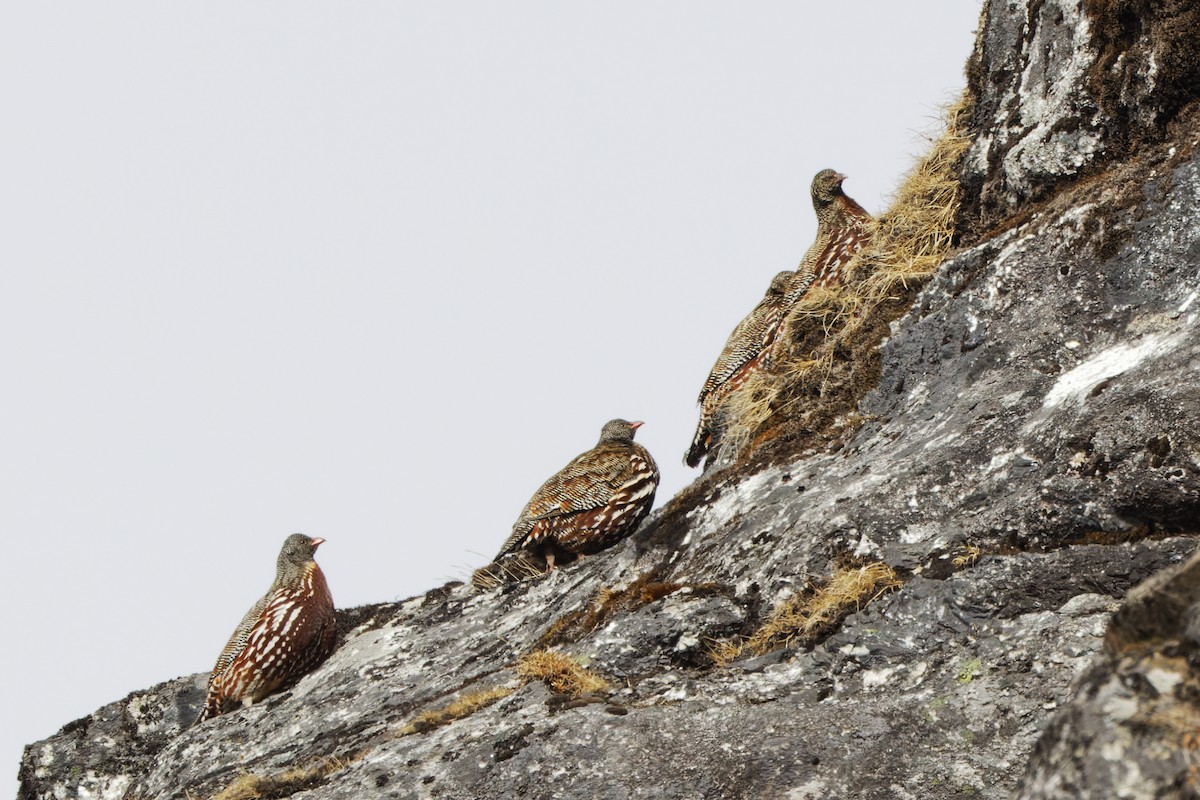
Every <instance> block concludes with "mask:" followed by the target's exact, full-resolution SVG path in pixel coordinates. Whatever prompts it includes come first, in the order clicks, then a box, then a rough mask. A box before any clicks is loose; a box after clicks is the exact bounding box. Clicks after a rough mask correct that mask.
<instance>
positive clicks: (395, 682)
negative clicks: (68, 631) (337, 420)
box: [19, 0, 1200, 800]
mask: <svg viewBox="0 0 1200 800" xmlns="http://www.w3.org/2000/svg"><path fill="white" fill-rule="evenodd" d="M1139 8H1140V6H1139ZM1155 8H1156V9H1159V10H1157V11H1151V10H1144V13H1143V14H1142V17H1141V19H1142V24H1141V27H1139V28H1137V29H1136V30H1135V31H1134V32H1133V33H1131V34H1130V35H1129V36H1127V37H1125V38H1124V39H1120V38H1119V37H1115V36H1114V35H1113V33H1112V28H1111V25H1110V23H1111V21H1112V14H1114V13H1116V12H1114V11H1110V10H1107V9H1108V5H1106V4H1104V3H1099V2H1095V3H1093V2H1088V3H1082V2H1068V0H1047V2H1040V1H1035V0H1013V1H1012V2H1003V3H1000V2H993V3H989V4H987V6H986V8H985V12H984V17H983V27H982V29H981V33H980V38H979V44H978V46H977V51H976V54H975V56H974V59H973V62H972V65H971V80H972V84H973V85H974V86H975V87H976V90H977V99H978V106H977V110H976V114H975V117H974V119H975V122H974V124H975V127H976V130H975V131H974V135H975V137H976V138H975V144H974V146H973V148H972V150H971V152H970V154H969V157H968V159H967V160H966V162H965V163H964V166H963V184H964V187H965V189H966V191H967V195H968V197H967V202H966V204H965V207H964V212H963V213H964V215H966V216H968V217H971V219H970V220H969V221H968V222H967V223H964V230H975V231H977V230H982V229H983V228H988V233H987V234H986V235H978V236H974V238H970V237H968V240H967V244H966V245H965V246H964V247H963V248H962V249H961V250H960V251H959V252H958V253H957V254H956V255H955V256H954V257H953V258H951V259H949V260H948V261H947V262H946V263H945V264H944V265H943V266H942V267H941V269H940V270H939V271H938V273H937V275H936V276H935V277H934V278H933V279H932V280H931V281H930V283H929V284H928V285H927V286H926V287H925V288H924V290H923V291H922V292H921V294H920V295H919V297H918V300H917V302H916V303H915V304H914V306H913V308H912V309H911V311H910V312H909V313H908V314H907V315H906V316H904V317H903V318H901V319H900V320H899V321H898V322H897V323H895V325H894V326H893V332H892V335H891V336H890V338H889V339H888V341H887V342H886V344H884V345H883V371H882V375H881V378H880V382H879V385H878V387H877V388H876V389H875V390H874V391H873V392H871V393H870V394H868V395H867V396H866V397H865V398H863V400H862V402H861V405H860V411H861V412H862V413H863V415H864V416H865V417H866V419H867V421H866V423H865V424H864V425H863V426H862V427H861V428H859V429H858V430H857V432H856V433H855V434H854V435H853V437H852V438H851V439H849V440H848V441H846V442H844V445H843V446H842V447H840V448H839V449H837V450H836V452H820V453H800V454H795V455H794V456H793V457H792V458H791V459H789V460H787V461H786V463H776V464H773V465H770V466H766V467H762V468H760V469H757V470H756V471H753V472H749V473H747V472H746V471H744V470H739V468H738V466H737V465H733V466H732V467H730V468H727V469H724V470H720V471H715V472H710V473H709V474H708V475H706V476H705V478H704V479H702V480H700V481H698V482H697V483H696V484H695V485H693V486H692V487H690V488H689V489H687V490H685V491H684V492H683V493H681V494H680V496H678V497H677V498H675V499H674V500H673V501H672V502H671V503H669V504H668V505H667V506H666V507H664V508H663V509H661V510H659V511H658V512H656V513H655V514H654V515H652V516H651V518H650V519H649V520H648V521H647V523H646V524H645V525H644V526H643V528H642V529H641V531H639V532H638V533H637V534H636V535H635V536H634V537H632V538H631V539H629V540H628V541H626V542H625V543H623V544H622V545H620V546H618V547H616V548H614V549H613V550H610V551H606V552H605V553H602V554H598V555H596V556H592V557H589V558H588V559H586V560H585V561H584V562H582V563H580V564H576V565H571V566H569V567H567V568H565V569H562V570H558V571H556V572H555V573H553V574H550V575H548V576H545V577H542V578H538V579H533V580H528V581H523V582H519V583H514V584H510V585H507V586H503V587H500V588H497V589H494V590H491V591H488V592H482V593H476V592H473V591H472V590H471V589H470V587H467V586H461V585H448V586H446V587H442V588H441V589H437V590H434V591H432V592H430V593H428V594H427V595H424V596H422V597H417V598H413V599H411V600H408V601H405V602H403V603H395V604H388V605H380V606H372V607H367V608H363V609H351V610H347V611H343V612H341V622H342V625H343V627H344V629H345V631H346V634H345V638H344V641H343V643H342V645H341V646H340V647H339V649H338V650H337V652H335V653H334V655H333V656H332V657H331V658H330V660H329V661H328V662H326V663H325V664H324V665H323V666H322V667H321V668H320V669H319V670H317V671H316V672H315V673H313V674H311V675H309V676H308V677H306V678H305V679H304V680H302V681H301V682H300V683H299V684H297V685H296V686H295V687H293V688H292V689H291V690H290V691H288V692H286V693H284V694H281V695H278V696H276V697H273V698H271V699H269V700H267V701H265V702H263V703H261V704H259V705H256V706H254V707H252V708H249V709H244V710H240V711H237V712H233V713H230V714H227V715H225V716H223V717H219V718H217V719H215V720H212V721H209V722H206V723H204V724H202V725H199V726H195V727H189V725H190V722H191V720H192V719H193V718H194V716H195V714H196V711H197V710H198V708H199V704H200V703H201V701H202V688H203V681H204V678H205V676H204V675H196V676H191V677H188V678H181V679H179V680H176V681H172V682H169V683H164V684H160V685H159V686H157V687H153V688H152V689H149V690H146V691H144V692H138V693H135V694H133V695H130V696H129V697H127V698H125V699H124V700H121V701H119V702H116V703H113V704H110V705H108V706H105V707H104V708H102V709H100V710H99V711H97V712H96V713H95V714H93V715H91V716H90V717H87V718H85V719H83V720H79V721H77V722H74V723H71V724H70V725H68V726H66V727H65V728H63V730H62V731H61V732H60V733H58V734H57V735H55V736H54V737H51V738H50V739H48V740H46V741H44V742H39V743H36V744H33V745H30V746H29V748H28V749H27V751H26V753H25V757H24V759H23V762H22V765H21V789H20V794H19V798H21V800H33V799H34V798H38V800H41V799H42V798H65V797H87V798H114V799H115V798H195V799H199V798H211V797H215V796H217V795H218V794H219V793H220V792H222V791H223V790H225V789H228V788H229V787H231V786H235V785H237V784H238V783H239V782H241V784H242V786H243V788H245V787H246V786H250V787H251V788H247V789H245V792H243V794H241V795H235V794H232V793H230V794H226V795H225V796H226V797H227V798H229V797H234V796H242V797H256V796H263V797H268V796H269V797H295V798H356V799H361V798H376V797H378V798H437V797H446V798H451V797H453V798H460V797H472V798H509V797H525V798H581V799H582V798H614V799H616V798H622V799H623V798H640V797H645V798H775V797H778V798H792V800H803V799H804V798H812V799H813V800H816V798H868V799H871V800H873V799H874V798H920V799H921V800H941V799H942V798H961V797H986V798H1007V797H1013V796H1014V793H1020V796H1021V797H1028V798H1050V797H1072V798H1100V797H1128V798H1143V797H1145V798H1149V797H1194V796H1196V788H1195V780H1196V777H1195V773H1194V772H1189V770H1191V769H1192V767H1193V764H1194V753H1193V752H1192V750H1191V749H1190V748H1192V743H1193V741H1194V740H1192V739H1188V738H1187V737H1185V736H1183V735H1182V734H1180V733H1179V729H1180V726H1181V725H1183V726H1186V725H1187V724H1190V723H1191V722H1192V721H1194V719H1195V718H1194V717H1193V716H1191V715H1192V714H1193V708H1192V704H1193V703H1194V698H1195V697H1197V696H1200V695H1198V694H1196V693H1195V689H1194V687H1196V686H1197V685H1200V684H1198V682H1197V679H1196V675H1195V669H1196V666H1195V665H1196V663H1198V662H1197V658H1198V657H1197V656H1196V654H1195V650H1194V647H1195V644H1196V640H1197V638H1198V637H1200V633H1198V631H1200V622H1197V621H1196V619H1197V612H1196V611H1195V607H1194V604H1193V603H1194V601H1193V600H1190V599H1188V598H1190V595H1188V594H1187V592H1186V591H1183V590H1182V589H1180V590H1179V591H1175V590H1174V589H1170V588H1169V587H1179V586H1181V585H1183V584H1186V583H1187V580H1188V578H1187V577H1186V576H1188V575H1192V574H1193V572H1190V571H1188V570H1183V571H1182V572H1173V573H1169V574H1168V575H1167V577H1165V578H1159V579H1158V582H1157V583H1155V584H1153V585H1152V586H1151V588H1150V589H1146V590H1139V591H1140V593H1138V594H1135V595H1134V596H1133V597H1131V598H1130V600H1129V602H1128V604H1127V605H1126V606H1125V607H1124V608H1123V609H1122V611H1121V612H1120V613H1119V614H1118V615H1117V618H1116V622H1114V623H1112V625H1111V627H1110V618H1111V617H1112V615H1113V612H1114V611H1115V610H1116V609H1117V608H1118V607H1119V606H1120V604H1121V601H1122V599H1123V598H1124V597H1125V595H1126V594H1127V593H1128V592H1129V590H1130V588H1131V587H1133V586H1135V585H1136V584H1138V583H1140V582H1141V581H1144V580H1146V579H1148V578H1150V577H1151V576H1152V575H1154V574H1155V573H1156V572H1158V571H1160V570H1162V569H1164V568H1167V567H1170V566H1172V565H1178V564H1180V563H1182V562H1183V561H1185V560H1186V559H1187V558H1188V556H1189V555H1190V554H1191V553H1192V552H1193V551H1194V550H1195V549H1196V544H1197V538H1196V537H1197V535H1198V534H1200V425H1198V424H1197V421H1198V418H1200V402H1198V401H1200V381H1197V372H1198V370H1200V335H1198V332H1197V325H1200V157H1198V156H1197V150H1196V145H1197V144H1198V143H1200V126H1198V125H1196V124H1195V123H1196V120H1198V119H1200V112H1197V110H1196V108H1195V103H1194V102H1193V104H1192V106H1190V107H1185V105H1184V100H1182V99H1181V98H1184V97H1186V96H1187V91H1185V90H1187V87H1188V86H1190V85H1191V84H1189V83H1188V81H1192V80H1194V78H1195V75H1194V74H1193V73H1192V72H1189V71H1188V69H1189V68H1187V67H1186V66H1180V64H1182V62H1181V61H1179V59H1178V53H1180V52H1191V51H1190V50H1188V47H1190V46H1191V44H1189V42H1186V41H1184V42H1179V41H1175V40H1174V39H1171V40H1169V41H1159V40H1158V39H1156V38H1155V37H1160V38H1161V37H1169V36H1176V37H1177V36H1178V35H1179V34H1178V28H1177V24H1178V23H1179V20H1180V19H1183V18H1184V17H1186V14H1187V13H1189V12H1188V10H1187V9H1186V8H1184V7H1182V6H1180V7H1179V8H1176V7H1175V6H1173V5H1172V4H1170V3H1168V4H1160V5H1159V6H1156V7H1155ZM1164 9H1165V10H1164ZM1169 14H1174V15H1175V16H1173V17H1169V18H1168V16H1167V15H1169ZM1181 15H1182V16H1181ZM1173 26H1176V27H1173ZM1197 31H1200V28H1196V29H1193V30H1192V32H1191V35H1192V36H1193V37H1195V36H1197V35H1200V33H1197ZM1192 44H1194V43H1192ZM1114 47H1117V48H1118V49H1119V48H1121V47H1123V48H1124V50H1123V51H1122V52H1125V53H1126V54H1127V55H1126V57H1125V58H1123V59H1122V58H1118V57H1117V56H1115V55H1114V50H1113V48H1114ZM1173 54H1174V55H1173ZM1117 55H1120V54H1119V53H1118V54H1117ZM1152 55H1153V56H1154V58H1156V59H1158V60H1157V61H1156V62H1155V63H1159V64H1160V65H1162V64H1165V63H1167V62H1169V63H1170V64H1175V65H1176V66H1175V67H1171V68H1167V67H1165V66H1163V67H1161V68H1160V70H1159V72H1157V73H1155V75H1154V76H1152V77H1153V80H1150V79H1148V78H1147V77H1146V75H1147V73H1146V71H1147V70H1148V69H1149V67H1148V66H1146V65H1147V64H1148V63H1149V59H1150V58H1151V56H1152ZM1163 59H1166V61H1164V60H1163ZM1171 59H1175V60H1171ZM1139 65H1140V66H1139ZM1139 70H1140V72H1139ZM1137 75H1141V76H1142V80H1140V81H1135V80H1134V79H1133V78H1134V76H1137ZM1181 82H1182V84H1181ZM1121 86H1124V87H1125V88H1124V89H1120V87H1121ZM1114 87H1116V88H1114ZM1193 88H1195V87H1193ZM1064 89H1069V90H1070V91H1064ZM1197 96H1200V91H1194V92H1192V94H1191V97H1192V98H1195V97H1197ZM1152 123H1153V124H1152ZM1139 131H1141V133H1138V132H1139ZM1147 131H1149V132H1147ZM1118 134H1119V135H1118ZM1138 137H1141V138H1138ZM1135 145H1136V146H1135ZM1089 170H1090V171H1092V172H1089ZM1099 170H1102V171H1103V172H1102V173H1101V172H1098V171H1099ZM1085 174H1087V175H1093V177H1092V178H1091V179H1089V180H1074V179H1075V178H1079V176H1080V175H1085ZM1018 212H1019V213H1018ZM1010 213H1016V214H1017V216H1008V215H1009V214H1010ZM972 215H973V216H972ZM863 561H882V562H885V563H887V564H889V565H891V566H892V567H893V568H895V569H896V570H897V571H898V573H899V575H900V576H901V577H902V578H903V579H904V583H903V585H902V586H901V587H900V588H899V589H897V590H896V591H893V592H890V593H887V594H884V595H882V596H879V597H874V598H865V599H864V600H863V602H861V603H859V604H858V606H857V609H856V610H854V613H851V614H850V615H849V616H847V617H846V618H845V619H844V620H843V621H842V622H841V624H840V625H839V626H837V627H836V629H834V630H833V631H832V632H830V633H829V634H828V635H826V636H825V637H824V638H821V639H819V640H818V641H816V642H815V643H809V644H801V643H799V642H793V643H791V644H790V645H784V646H780V647H778V648H777V649H775V650H773V651H770V652H767V653H765V654H762V655H745V656H743V657H740V658H736V659H734V660H733V661H731V662H729V663H725V664H723V665H722V664H720V663H718V662H714V659H713V658H712V656H711V650H712V648H713V647H714V646H715V645H716V644H718V643H720V642H722V641H729V640H730V639H731V638H732V637H735V636H738V635H746V634H749V633H750V632H751V631H752V630H753V629H755V627H756V626H757V625H759V624H760V623H761V621H762V620H763V619H764V617H765V616H766V615H767V614H768V612H770V610H771V609H773V608H775V607H776V606H777V605H778V604H779V603H781V602H782V601H784V600H785V599H787V598H789V597H791V596H793V595H794V594H796V593H797V592H800V591H803V590H804V589H805V588H806V587H808V586H810V585H811V583H812V582H813V581H814V580H818V581H819V580H820V579H821V578H823V577H824V576H828V575H829V574H831V572H832V571H833V570H834V569H835V567H837V566H839V565H845V564H847V563H851V562H863ZM1180 575H1183V576H1185V577H1182V578H1181V577H1180ZM1181 581H1182V582H1183V584H1181V583H1180V582H1181ZM1163 586H1166V587H1168V589H1163V588H1162V587H1163ZM1155 587H1158V588H1155ZM1181 592H1182V594H1181ZM1164 596H1167V597H1173V598H1176V600H1175V601H1172V602H1170V603H1165V604H1164V603H1162V602H1160V600H1161V598H1163V597H1164ZM1179 597H1183V598H1184V599H1183V600H1179V599H1178V598H1179ZM1147 608H1149V609H1152V612H1146V611H1145V609H1147ZM1139 609H1140V611H1139ZM1164 609H1165V610H1164ZM1148 617H1150V618H1154V619H1159V618H1163V619H1166V620H1167V621H1166V622H1164V623H1162V624H1161V625H1160V626H1159V627H1154V626H1149V627H1148V626H1147V624H1146V623H1145V619H1147V618H1148ZM1176 617H1177V619H1176ZM1172 620H1173V621H1172ZM547 646H552V647H554V648H556V649H558V650H561V651H563V652H565V653H567V654H569V655H571V656H573V657H575V658H577V659H578V660H579V661H580V662H581V663H585V664H587V665H588V666H589V667H590V668H591V669H593V670H594V671H596V672H597V673H599V674H601V675H602V676H603V677H604V678H606V679H607V680H608V682H609V690H608V691H607V692H605V693H602V696H594V697H584V698H578V699H572V698H567V697H564V696H562V695H558V694H555V693H553V692H552V691H551V690H550V689H548V688H547V687H546V686H545V685H544V684H542V683H541V682H525V681H523V680H522V679H520V678H519V677H518V675H517V672H516V668H515V665H516V664H517V663H518V662H519V661H520V660H521V659H522V658H523V657H524V656H525V655H527V654H528V653H530V652H531V651H534V650H537V649H539V648H542V647H547ZM495 689H505V690H511V691H509V693H507V694H506V695H504V696H503V697H499V698H498V699H497V698H496V697H492V700H493V702H491V704H489V705H483V706H482V707H480V708H478V709H476V710H474V711H473V712H471V713H466V714H465V715H464V716H462V717H461V718H457V719H453V720H449V721H444V722H443V724H440V725H432V726H429V725H418V726H417V728H416V730H414V729H413V728H412V727H410V726H411V723H413V722H414V721H415V720H417V718H418V717H419V716H420V715H421V714H423V713H425V712H430V711H438V710H440V709H444V708H445V707H446V706H448V705H449V704H451V703H452V702H454V701H455V700H459V699H462V698H464V697H470V696H477V695H478V694H479V693H481V692H486V691H489V690H495ZM1147 720H1148V721H1149V723H1147V722H1146V721H1147ZM1143 723H1146V724H1143ZM1131 764H1132V765H1134V766H1135V767H1136V771H1135V770H1132V769H1130V767H1129V765H1131ZM248 776H249V777H248ZM254 780H262V781H270V783H269V784H264V785H263V786H259V787H258V788H253V786H252V784H253V781H254ZM248 781H249V783H247V782H248ZM1189 781H1191V782H1192V783H1189ZM1114 786H1115V787H1118V790H1117V791H1118V793H1116V794H1112V793H1109V794H1105V793H1104V792H1105V791H1110V790H1111V789H1112V787H1114ZM1105 787H1108V788H1107V789H1106V788H1105ZM1188 792H1191V794H1188Z"/></svg>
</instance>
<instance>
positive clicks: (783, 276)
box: [767, 269, 796, 297]
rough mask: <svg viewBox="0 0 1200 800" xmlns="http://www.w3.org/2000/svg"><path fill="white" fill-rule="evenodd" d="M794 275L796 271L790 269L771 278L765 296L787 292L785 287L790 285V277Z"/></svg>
mask: <svg viewBox="0 0 1200 800" xmlns="http://www.w3.org/2000/svg"><path fill="white" fill-rule="evenodd" d="M794 277H796V273H795V272H793V271H792V270H790V269H788V270H784V271H783V272H781V273H779V274H778V275H776V276H775V277H774V278H772V279H771V285H770V286H768V287H767V297H774V296H775V295H782V294H786V293H787V288H788V287H789V286H791V285H792V278H794Z"/></svg>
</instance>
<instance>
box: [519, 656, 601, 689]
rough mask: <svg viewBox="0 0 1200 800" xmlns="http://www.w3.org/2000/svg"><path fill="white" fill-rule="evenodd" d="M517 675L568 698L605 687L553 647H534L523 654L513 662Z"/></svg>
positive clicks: (598, 677)
mask: <svg viewBox="0 0 1200 800" xmlns="http://www.w3.org/2000/svg"><path fill="white" fill-rule="evenodd" d="M517 675H518V676H520V677H521V678H522V679H523V680H525V681H542V682H544V683H545V684H546V685H547V686H549V687H550V689H551V691H554V692H557V693H558V694H569V695H571V696H572V697H579V696H580V695H585V694H592V693H594V692H603V691H605V690H606V689H608V682H607V681H606V680H604V679H603V678H601V677H600V676H599V675H597V674H596V673H594V672H591V671H590V670H587V669H585V668H584V667H583V665H582V664H580V663H579V662H578V661H576V660H575V659H573V658H571V657H570V656H568V655H566V654H565V653H559V652H558V651H556V650H535V651H533V652H532V653H530V654H529V655H527V656H525V657H524V658H523V659H521V660H520V661H519V662H518V663H517Z"/></svg>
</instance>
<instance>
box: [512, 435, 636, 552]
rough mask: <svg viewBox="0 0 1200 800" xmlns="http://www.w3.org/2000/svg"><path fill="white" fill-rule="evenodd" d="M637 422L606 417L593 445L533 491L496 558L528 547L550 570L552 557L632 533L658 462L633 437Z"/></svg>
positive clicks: (597, 547) (594, 549) (594, 548)
mask: <svg viewBox="0 0 1200 800" xmlns="http://www.w3.org/2000/svg"><path fill="white" fill-rule="evenodd" d="M641 425H642V423H640V422H626V421H625V420H623V419H614V420H611V421H610V422H607V423H605V425H604V427H603V428H601V429H600V441H599V442H598V443H597V444H596V446H595V447H593V448H592V449H591V450H588V451H587V452H586V453H581V454H580V455H578V456H576V457H575V458H574V459H572V460H571V463H569V464H567V465H566V466H565V467H563V468H562V469H561V470H559V471H558V472H557V473H556V474H555V475H554V476H553V477H551V478H550V479H549V480H548V481H546V482H545V483H543V484H542V487H541V488H540V489H538V490H537V491H536V492H534V495H533V497H532V498H530V500H529V502H528V503H526V504H525V508H524V509H522V511H521V516H520V517H519V518H518V519H517V522H516V524H515V525H513V529H512V535H511V536H509V537H508V541H506V542H505V543H504V547H502V548H500V553H499V554H498V555H497V556H496V559H495V560H496V561H499V560H500V559H502V558H503V557H504V556H506V555H508V554H509V553H514V552H516V551H518V550H522V549H531V550H534V551H536V552H537V553H538V554H539V555H540V556H541V557H542V558H544V559H545V561H546V569H547V570H552V569H554V562H555V560H556V559H561V558H563V557H564V556H582V555H585V554H589V553H595V552H598V551H600V550H603V549H604V548H606V547H611V546H612V545H614V544H616V543H617V542H619V541H620V540H621V539H624V538H625V537H626V536H628V535H629V534H631V533H633V532H634V531H635V530H636V529H637V526H638V523H640V522H641V521H642V519H643V518H644V517H645V516H646V514H648V513H649V512H650V506H652V505H654V491H655V490H656V489H657V488H658V465H657V464H655V463H654V459H653V458H651V457H650V453H648V452H647V451H646V448H644V447H642V446H641V445H640V444H637V443H635V442H634V441H633V433H634V431H636V430H637V429H638V428H639V427H641Z"/></svg>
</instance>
